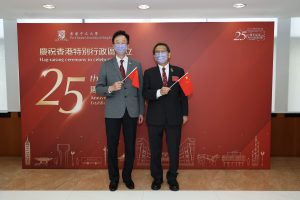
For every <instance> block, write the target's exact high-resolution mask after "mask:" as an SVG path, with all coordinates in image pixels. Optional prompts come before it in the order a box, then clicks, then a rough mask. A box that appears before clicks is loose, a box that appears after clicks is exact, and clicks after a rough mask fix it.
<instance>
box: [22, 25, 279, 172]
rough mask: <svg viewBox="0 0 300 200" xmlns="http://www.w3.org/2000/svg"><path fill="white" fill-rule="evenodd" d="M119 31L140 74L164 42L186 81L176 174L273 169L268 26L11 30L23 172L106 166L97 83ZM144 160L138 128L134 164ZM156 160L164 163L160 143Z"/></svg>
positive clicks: (143, 137)
mask: <svg viewBox="0 0 300 200" xmlns="http://www.w3.org/2000/svg"><path fill="white" fill-rule="evenodd" d="M117 30H125V31H126V32H128V33H129V35H130V36H131V38H130V45H129V50H128V52H127V53H128V54H129V55H130V56H132V57H133V58H135V59H136V60H139V61H140V62H141V63H142V66H143V70H145V69H147V68H149V67H152V66H154V65H155V64H154V60H153V56H152V48H153V46H154V45H155V44H156V43H157V42H165V43H168V44H169V45H170V48H171V55H172V58H171V64H173V65H177V66H180V67H182V68H184V69H185V71H186V72H188V73H189V76H190V77H191V80H192V81H193V94H192V95H190V96H189V105H190V107H189V121H188V123H187V124H186V125H184V127H183V130H182V142H181V146H180V167H181V168H230V169H266V168H269V167H270V120H271V96H272V94H271V92H272V66H273V39H274V33H273V32H274V24H273V23H272V22H239V23H236V22H235V23H97V24H96V23H95V24H18V40H19V63H20V90H21V110H22V140H23V143H22V144H23V148H22V149H23V168H106V167H107V162H106V159H107V148H106V136H105V126H104V105H105V98H103V97H99V96H97V95H96V93H95V84H96V81H97V77H98V73H99V69H100V66H101V64H102V62H103V61H105V60H108V59H110V58H112V57H113V56H114V51H113V49H112V42H111V36H112V34H113V33H114V32H115V31H117ZM123 159H124V154H123V139H122V137H121V141H120V146H119V162H120V165H121V164H122V162H123ZM149 162H150V151H149V143H148V137H147V127H146V124H143V125H142V126H139V127H138V132H137V141H136V160H135V167H136V168H148V167H149ZM162 162H163V165H164V167H167V165H168V154H167V149H166V146H164V148H163V156H162Z"/></svg>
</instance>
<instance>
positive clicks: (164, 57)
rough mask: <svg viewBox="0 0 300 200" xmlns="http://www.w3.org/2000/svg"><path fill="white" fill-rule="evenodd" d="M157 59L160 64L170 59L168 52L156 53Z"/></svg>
mask: <svg viewBox="0 0 300 200" xmlns="http://www.w3.org/2000/svg"><path fill="white" fill-rule="evenodd" d="M154 57H155V60H156V62H157V63H158V64H164V63H166V62H167V61H168V59H169V57H168V52H166V51H165V52H157V53H155V56H154Z"/></svg>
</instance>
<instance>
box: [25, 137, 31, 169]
mask: <svg viewBox="0 0 300 200" xmlns="http://www.w3.org/2000/svg"><path fill="white" fill-rule="evenodd" d="M25 165H26V166H30V165H31V149H30V142H29V139H28V136H27V138H26V141H25Z"/></svg>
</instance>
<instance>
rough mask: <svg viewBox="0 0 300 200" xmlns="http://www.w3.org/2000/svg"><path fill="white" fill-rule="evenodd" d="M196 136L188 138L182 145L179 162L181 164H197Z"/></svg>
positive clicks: (186, 165)
mask: <svg viewBox="0 0 300 200" xmlns="http://www.w3.org/2000/svg"><path fill="white" fill-rule="evenodd" d="M195 146H196V139H195V138H186V139H185V140H184V141H183V142H182V143H181V145H180V151H179V163H180V165H181V166H185V167H188V166H194V164H195V162H194V161H195Z"/></svg>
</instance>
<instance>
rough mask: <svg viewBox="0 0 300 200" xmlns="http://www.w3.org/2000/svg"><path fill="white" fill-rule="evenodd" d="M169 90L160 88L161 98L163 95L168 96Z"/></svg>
mask: <svg viewBox="0 0 300 200" xmlns="http://www.w3.org/2000/svg"><path fill="white" fill-rule="evenodd" d="M170 90H171V89H170V88H169V87H162V88H161V89H160V94H161V95H162V96H163V95H166V94H168V93H169V91H170Z"/></svg>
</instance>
